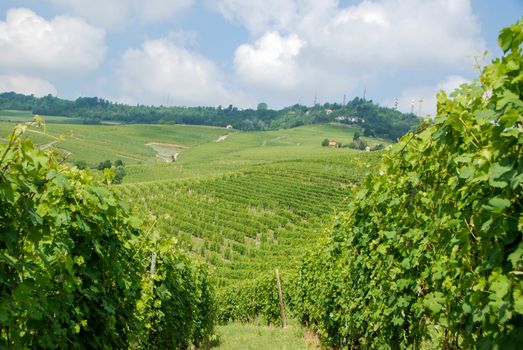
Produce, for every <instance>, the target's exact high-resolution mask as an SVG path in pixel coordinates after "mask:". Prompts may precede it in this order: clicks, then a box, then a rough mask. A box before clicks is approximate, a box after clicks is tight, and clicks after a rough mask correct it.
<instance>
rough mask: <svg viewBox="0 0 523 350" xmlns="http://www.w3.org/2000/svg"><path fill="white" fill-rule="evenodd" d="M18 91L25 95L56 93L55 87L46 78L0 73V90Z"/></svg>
mask: <svg viewBox="0 0 523 350" xmlns="http://www.w3.org/2000/svg"><path fill="white" fill-rule="evenodd" d="M10 91H14V92H18V93H22V94H27V95H31V94H33V95H35V96H38V97H40V96H45V95H48V94H51V95H56V88H55V87H54V86H53V85H52V84H51V83H50V82H48V81H47V80H44V79H39V78H34V77H28V76H25V75H20V74H15V75H0V92H10Z"/></svg>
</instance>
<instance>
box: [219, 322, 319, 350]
mask: <svg viewBox="0 0 523 350" xmlns="http://www.w3.org/2000/svg"><path fill="white" fill-rule="evenodd" d="M216 332H217V334H218V336H219V340H220V341H219V344H218V345H217V346H215V347H213V348H211V349H213V350H236V349H237V350H240V349H241V350H304V349H309V350H316V349H319V347H317V345H316V344H315V338H314V337H312V336H308V333H306V332H305V330H304V329H303V328H302V327H300V326H299V325H298V324H297V323H291V324H290V325H288V326H287V327H286V328H285V329H282V328H279V327H273V326H257V325H255V324H242V323H231V324H228V325H225V326H218V327H217V329H216Z"/></svg>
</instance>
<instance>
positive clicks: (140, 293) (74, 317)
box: [0, 126, 212, 349]
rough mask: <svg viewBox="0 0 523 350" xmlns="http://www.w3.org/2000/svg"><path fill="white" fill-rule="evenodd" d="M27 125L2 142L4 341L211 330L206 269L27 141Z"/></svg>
mask: <svg viewBox="0 0 523 350" xmlns="http://www.w3.org/2000/svg"><path fill="white" fill-rule="evenodd" d="M24 128H25V127H23V126H18V127H17V128H16V129H15V132H14V134H13V135H12V136H11V137H10V142H9V144H7V145H0V208H1V211H0V347H2V348H3V347H7V348H16V349H22V348H129V347H131V348H133V347H138V346H140V347H144V348H150V347H154V346H156V345H158V344H159V345H161V346H164V347H168V348H183V347H184V346H185V345H186V344H188V343H191V342H192V343H198V342H199V341H201V340H203V338H205V337H207V336H208V335H209V334H210V331H211V330H212V312H210V311H211V310H210V309H209V308H210V307H211V305H212V302H211V297H212V294H211V291H210V289H209V286H208V280H207V275H206V272H205V269H203V268H201V267H197V266H194V265H193V264H192V263H191V262H190V261H189V260H188V258H187V257H186V256H185V255H184V254H182V253H180V252H178V251H177V250H176V249H173V248H172V247H171V246H167V247H166V246H164V245H159V244H154V245H153V244H152V242H151V240H150V239H149V237H148V235H146V234H144V232H143V231H142V230H141V229H140V227H139V226H140V222H139V221H138V220H137V219H135V218H134V217H133V216H131V215H130V211H129V209H128V207H127V206H126V205H124V204H123V203H121V202H119V201H118V199H117V197H116V196H115V195H114V193H113V192H112V191H111V190H110V189H109V188H107V187H106V186H104V185H101V184H98V183H96V182H94V181H93V179H92V177H91V175H90V174H89V173H88V172H86V171H84V170H79V169H78V168H77V167H74V168H68V167H65V166H62V165H59V164H58V163H57V162H55V161H54V160H53V157H52V155H49V154H46V153H43V152H41V151H38V150H37V149H35V148H34V147H33V146H32V144H31V143H30V141H27V140H22V138H21V137H20V136H21V134H22V132H23V130H24ZM152 251H154V252H156V254H157V256H158V258H157V266H156V273H155V275H154V278H153V279H152V280H151V279H150V274H149V268H150V265H151V254H150V253H151V252H152Z"/></svg>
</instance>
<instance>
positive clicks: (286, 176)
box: [118, 153, 378, 322]
mask: <svg viewBox="0 0 523 350" xmlns="http://www.w3.org/2000/svg"><path fill="white" fill-rule="evenodd" d="M377 159H378V155H376V154H371V153H362V154H361V155H356V154H355V155H354V156H353V157H352V158H350V159H346V158H341V157H335V158H331V159H313V160H307V161H287V162H279V163H274V164H271V165H262V166H254V167H250V168H247V169H245V170H243V171H239V172H237V173H232V174H227V175H224V176H219V177H215V178H212V179H205V180H197V181H194V180H186V181H178V182H153V183H143V184H128V185H123V186H119V187H118V191H119V192H120V193H121V195H122V196H123V197H124V198H126V199H127V200H128V201H129V202H130V203H133V204H134V206H135V208H136V212H140V213H142V214H143V215H144V216H148V215H154V216H155V217H156V219H155V220H156V226H155V229H156V230H157V231H158V233H159V234H160V235H161V236H174V237H176V238H177V240H178V242H179V243H180V244H181V246H183V247H184V248H186V249H187V250H189V251H191V252H192V253H193V254H196V255H199V256H201V257H203V258H205V260H206V261H207V262H208V263H209V264H210V265H212V266H214V268H215V276H216V280H217V286H218V287H219V288H221V289H222V290H227V288H229V287H231V286H234V287H237V286H238V284H239V283H241V284H243V285H245V286H246V287H247V288H250V284H252V283H251V282H249V281H254V280H256V279H257V278H265V276H267V275H271V274H273V273H274V269H275V268H280V269H281V270H282V273H283V275H285V276H287V275H291V274H292V273H294V272H295V271H296V268H297V263H298V258H299V257H300V256H301V254H302V252H303V250H304V249H305V248H307V247H310V246H311V245H312V244H313V243H314V242H315V240H316V239H317V238H318V237H319V236H321V232H322V229H321V227H322V226H324V225H325V223H326V222H328V221H330V217H331V216H332V214H333V213H335V212H338V211H343V210H345V209H346V208H347V206H348V203H349V202H350V200H351V199H350V195H351V192H352V191H351V189H352V187H353V186H355V185H356V184H357V183H358V182H359V181H360V180H361V179H362V178H363V177H364V176H365V174H366V173H368V172H369V171H370V170H371V167H372V166H373V165H374V164H376V163H377ZM347 168H350V169H351V171H350V172H347ZM269 280H270V281H269V282H268V283H269V286H267V287H268V289H274V278H269ZM227 294H229V293H225V292H224V295H227ZM260 301H262V297H261V296H260ZM275 310H276V311H275ZM277 310H278V306H277V304H273V305H271V307H270V310H267V311H266V312H265V314H264V315H263V316H265V317H266V318H268V319H269V320H270V321H271V322H275V321H276V320H275V319H274V318H275V317H274V316H269V313H270V314H271V315H273V314H274V313H277ZM218 316H219V318H220V319H221V320H222V321H227V320H228V319H242V320H248V319H253V318H255V317H256V316H260V313H258V312H253V313H242V312H239V313H237V314H236V313H234V314H228V315H225V314H222V313H220V314H219V315H218Z"/></svg>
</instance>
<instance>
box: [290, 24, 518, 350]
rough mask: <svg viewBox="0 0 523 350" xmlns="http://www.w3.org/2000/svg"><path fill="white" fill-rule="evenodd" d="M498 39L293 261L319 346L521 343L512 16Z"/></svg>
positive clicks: (303, 312) (305, 316)
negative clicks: (472, 73)
mask: <svg viewBox="0 0 523 350" xmlns="http://www.w3.org/2000/svg"><path fill="white" fill-rule="evenodd" d="M499 42H500V46H501V48H502V49H503V51H504V53H505V55H504V56H503V57H502V58H501V59H496V60H494V61H493V62H492V64H490V65H489V66H487V67H485V68H484V69H483V72H482V74H481V77H480V79H479V81H477V82H474V83H472V84H466V85H462V86H461V87H460V88H459V89H458V90H456V91H455V92H454V93H453V94H451V97H450V98H448V97H447V96H446V95H445V93H443V92H441V93H440V94H439V95H438V116H437V117H436V119H435V122H434V124H433V125H431V124H428V123H427V124H425V125H423V126H422V127H420V130H419V131H418V132H417V133H415V134H409V135H406V136H405V137H404V138H403V139H402V140H401V142H400V143H399V144H398V145H396V146H395V147H393V148H392V150H390V151H389V152H388V153H387V154H386V155H385V157H384V165H383V167H382V168H381V170H380V171H379V172H377V173H376V174H373V175H371V176H370V177H369V178H368V179H367V180H366V182H365V183H364V185H363V186H362V188H361V189H360V190H359V192H358V193H357V195H356V197H355V198H354V199H353V203H352V204H351V207H350V209H349V211H348V212H346V213H345V214H342V215H340V216H339V218H338V220H337V222H336V224H335V226H334V228H333V229H332V231H331V234H330V237H329V238H328V239H327V240H326V241H325V242H324V243H323V244H322V246H321V247H320V248H319V249H318V250H316V251H315V252H313V253H311V254H309V255H308V256H307V257H306V258H305V259H304V261H303V264H302V266H301V270H300V273H299V277H298V285H299V288H298V292H297V293H296V296H297V300H298V311H299V313H300V316H301V318H302V320H303V321H306V322H308V323H309V324H311V325H313V326H314V327H315V328H317V329H318V331H319V334H320V336H321V338H322V340H323V341H324V343H325V344H326V345H330V346H334V347H347V348H407V347H409V348H410V347H414V348H419V347H420V346H422V345H423V344H424V343H425V344H430V346H432V347H434V346H438V347H442V348H482V349H488V348H496V347H499V348H503V349H508V348H520V349H521V348H522V347H523V279H522V277H523V243H522V231H523V202H522V193H523V191H522V190H523V116H522V115H523V98H522V97H523V57H522V51H521V50H522V48H521V44H522V42H523V21H520V22H518V23H517V24H515V25H513V26H511V27H509V28H506V29H504V30H503V31H502V32H501V35H500V38H499Z"/></svg>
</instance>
